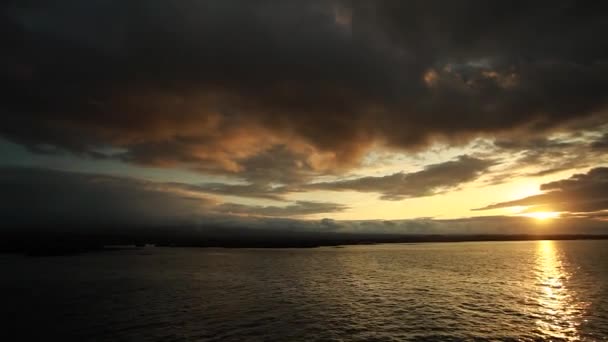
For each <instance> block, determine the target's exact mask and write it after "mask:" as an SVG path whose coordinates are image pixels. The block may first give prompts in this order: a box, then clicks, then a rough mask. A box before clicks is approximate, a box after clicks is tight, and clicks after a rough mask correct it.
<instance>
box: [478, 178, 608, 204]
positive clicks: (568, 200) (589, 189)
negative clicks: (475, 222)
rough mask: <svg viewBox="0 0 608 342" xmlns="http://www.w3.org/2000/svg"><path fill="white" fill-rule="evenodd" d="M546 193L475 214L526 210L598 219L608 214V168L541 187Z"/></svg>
mask: <svg viewBox="0 0 608 342" xmlns="http://www.w3.org/2000/svg"><path fill="white" fill-rule="evenodd" d="M540 189H541V190H542V191H544V193H542V194H539V195H534V196H529V197H525V198H522V199H517V200H514V201H507V202H500V203H495V204H491V205H488V206H486V207H483V208H479V209H474V210H488V209H499V208H508V207H514V206H527V207H529V208H528V209H527V210H528V211H560V212H567V213H575V214H582V215H591V216H593V215H595V214H597V213H598V212H601V211H604V210H608V195H607V194H608V168H606V167H597V168H594V169H591V170H590V171H589V172H587V173H585V174H575V175H573V176H572V177H570V178H568V179H564V180H560V181H555V182H550V183H545V184H542V185H541V186H540Z"/></svg>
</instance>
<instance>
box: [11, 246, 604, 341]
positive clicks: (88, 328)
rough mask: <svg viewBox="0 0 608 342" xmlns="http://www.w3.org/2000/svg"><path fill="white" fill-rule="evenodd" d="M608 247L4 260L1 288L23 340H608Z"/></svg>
mask: <svg viewBox="0 0 608 342" xmlns="http://www.w3.org/2000/svg"><path fill="white" fill-rule="evenodd" d="M607 247H608V242H604V241H571V242H568V241H563V242H551V241H547V242H543V241H541V242H502V243H501V242H495V243H463V244H418V245H378V246H353V247H346V248H340V249H335V248H334V249H330V248H319V249H301V250H230V249H227V250H222V251H221V252H218V251H213V250H205V249H164V248H151V249H149V250H146V253H145V254H141V253H133V252H131V251H128V250H125V251H117V252H114V253H111V254H89V255H83V256H78V257H66V258H57V259H44V258H42V259H27V258H20V257H7V258H12V259H10V260H8V259H5V260H2V261H0V262H2V265H3V266H4V268H5V272H8V273H7V274H11V275H12V276H11V277H6V278H4V279H3V281H2V282H0V286H2V287H3V290H4V293H5V294H10V295H9V296H5V297H6V300H5V303H3V305H4V307H5V312H7V313H8V314H9V315H10V317H13V322H16V323H15V324H12V327H9V328H12V329H15V330H16V331H17V332H19V333H20V334H21V336H23V337H24V339H33V338H50V337H57V336H62V337H74V338H77V339H79V340H106V341H114V340H137V341H190V340H202V341H243V340H248V341H268V340H272V341H287V340H288V341H297V340H300V341H404V340H425V341H433V340H435V341H461V340H504V341H509V340H511V341H536V340H544V339H551V340H554V341H578V340H589V341H594V340H602V339H604V340H606V339H605V337H606V336H608V302H607V300H608V255H606V253H607V252H606V251H608V248H607ZM602 253H603V254H602ZM7 260H8V261H7ZM23 284H36V286H35V289H36V290H35V291H34V290H31V289H23ZM33 288H34V287H32V289H33ZM23 303H29V304H30V305H23ZM32 305H35V308H34V309H33V308H32ZM32 327H34V328H35V329H32Z"/></svg>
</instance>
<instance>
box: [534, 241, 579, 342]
mask: <svg viewBox="0 0 608 342" xmlns="http://www.w3.org/2000/svg"><path fill="white" fill-rule="evenodd" d="M536 259H537V266H536V285H537V287H538V305H539V309H540V312H539V317H538V319H537V320H536V325H537V327H538V329H539V330H540V331H541V332H542V333H543V334H544V335H549V336H552V337H553V338H557V339H563V340H567V341H577V340H579V335H578V325H579V324H580V314H581V311H582V309H583V308H582V307H581V304H578V303H577V302H576V300H575V298H574V293H572V291H571V290H570V289H568V288H567V286H566V284H565V281H566V280H567V279H568V278H569V273H568V271H567V269H566V267H565V265H564V264H563V261H562V258H561V255H560V253H559V250H558V249H557V248H556V246H555V242H553V241H539V242H538V248H537V257H536Z"/></svg>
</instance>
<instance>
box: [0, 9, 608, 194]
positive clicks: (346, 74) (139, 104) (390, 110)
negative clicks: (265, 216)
mask: <svg viewBox="0 0 608 342" xmlns="http://www.w3.org/2000/svg"><path fill="white" fill-rule="evenodd" d="M0 6H1V7H0V10H1V19H2V23H1V24H0V25H1V30H0V31H1V32H2V33H0V36H1V38H2V42H3V43H2V44H3V50H4V51H7V52H6V53H5V54H4V55H3V57H1V58H0V80H1V87H2V90H3V91H2V95H0V96H1V100H2V105H1V107H0V110H1V111H2V114H3V125H2V126H1V128H0V134H1V135H2V136H4V137H6V138H8V139H11V140H12V141H15V142H18V143H20V144H23V145H25V146H28V147H29V148H31V149H32V150H33V151H41V150H42V151H52V150H53V149H57V148H59V149H67V150H70V151H73V152H75V153H80V154H83V155H91V154H94V153H93V152H94V151H95V150H96V149H97V148H99V147H100V146H101V147H106V146H113V147H117V148H121V149H124V150H125V151H126V152H124V153H122V154H120V155H118V156H115V157H118V158H121V159H123V160H126V161H131V162H137V163H144V164H153V165H161V166H167V167H189V168H194V169H199V170H202V171H205V172H230V173H233V174H241V173H244V172H246V171H245V170H246V169H250V166H248V165H246V164H247V161H251V160H252V159H253V158H255V156H257V155H259V154H264V153H269V152H270V153H272V151H274V150H273V149H275V148H276V146H284V148H286V149H287V150H289V151H290V152H291V153H292V154H294V155H302V156H304V160H305V162H306V163H308V165H310V168H312V169H314V170H317V171H322V172H325V171H327V170H335V169H339V168H342V167H347V166H350V165H353V164H354V163H356V162H357V161H358V160H359V159H360V157H361V156H362V155H363V153H364V152H365V151H366V150H367V149H368V148H370V147H371V146H372V144H374V143H382V144H385V145H388V146H391V147H397V148H403V149H412V148H419V147H421V146H425V145H426V144H428V143H430V142H432V141H434V140H436V139H439V140H442V141H446V140H447V141H450V142H463V141H466V140H467V139H468V138H470V137H472V136H476V135H480V134H481V135H490V134H495V133H501V134H504V133H505V132H510V131H517V132H518V134H519V135H522V134H524V135H525V134H526V133H525V132H531V131H533V132H534V133H535V134H542V132H544V131H546V130H548V129H551V128H554V127H558V126H560V125H563V124H565V123H570V122H572V121H576V120H578V119H581V118H585V117H588V116H591V115H598V114H597V113H601V112H602V110H603V109H604V108H605V105H606V101H607V96H606V95H607V89H608V62H607V61H608V58H607V57H608V49H607V46H608V43H607V41H606V40H605V39H602V38H601V35H599V34H598V33H600V32H606V31H608V20H606V15H607V13H608V11H607V10H606V5H605V4H603V3H602V2H597V3H593V4H591V3H587V2H585V3H583V2H580V1H551V2H548V1H535V2H527V1H526V2H523V1H515V2H506V3H498V2H487V1H458V2H450V3H446V2H445V1H413V2H412V1H408V2H402V1H379V2H359V1H352V2H351V1H305V2H304V1H281V2H276V1H255V2H251V1H236V0H235V1H190V0H186V1H175V2H173V1H160V0H148V1H141V0H140V1H137V0H136V1H128V2H125V1H87V2H79V1H64V2H59V3H58V2H48V1H36V0H30V1H9V2H4V3H3V4H2V5H0ZM522 132H524V133H522ZM272 162H275V160H270V161H269V164H267V165H272ZM278 165H281V164H280V163H279V164H278ZM259 177H264V175H263V174H262V173H260V176H259ZM287 182H293V179H284V180H281V181H280V183H287ZM258 183H263V182H261V181H258Z"/></svg>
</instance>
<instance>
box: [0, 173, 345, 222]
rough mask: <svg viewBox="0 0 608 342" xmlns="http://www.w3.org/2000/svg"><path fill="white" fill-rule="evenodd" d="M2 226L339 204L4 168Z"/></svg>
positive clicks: (197, 216) (280, 211) (187, 217)
mask: <svg viewBox="0 0 608 342" xmlns="http://www.w3.org/2000/svg"><path fill="white" fill-rule="evenodd" d="M0 188H1V189H2V192H1V193H0V203H1V204H2V205H0V217H2V222H0V224H1V225H7V226H10V225H21V224H40V225H53V224H61V223H81V224H84V223H91V224H143V225H163V224H197V223H201V222H203V221H205V220H208V219H210V218H212V217H214V216H218V215H227V214H239V215H249V214H252V215H257V216H279V215H280V216H300V215H309V214H320V213H325V212H328V213H330V212H337V211H342V210H345V209H346V208H347V207H345V206H343V205H340V204H335V203H322V202H305V201H303V202H295V203H294V204H288V205H287V206H285V207H272V206H267V207H262V206H247V205H241V204H234V203H222V202H219V201H217V200H214V199H212V198H210V197H208V196H205V193H202V192H200V189H197V188H196V187H192V186H190V185H187V184H179V183H157V182H150V181H144V180H137V179H132V178H124V177H113V176H107V175H96V174H84V173H73V172H65V171H57V170H49V169H33V168H16V167H2V168H0Z"/></svg>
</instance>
